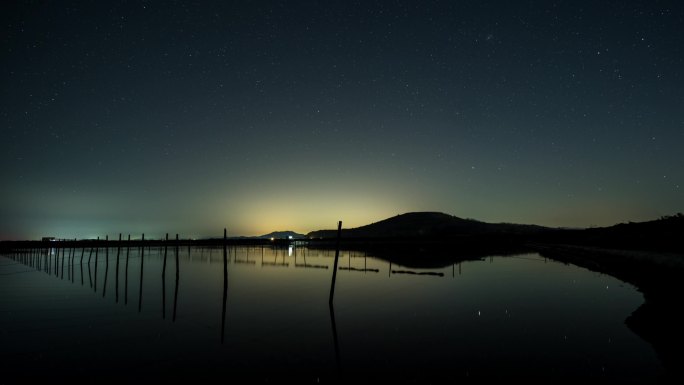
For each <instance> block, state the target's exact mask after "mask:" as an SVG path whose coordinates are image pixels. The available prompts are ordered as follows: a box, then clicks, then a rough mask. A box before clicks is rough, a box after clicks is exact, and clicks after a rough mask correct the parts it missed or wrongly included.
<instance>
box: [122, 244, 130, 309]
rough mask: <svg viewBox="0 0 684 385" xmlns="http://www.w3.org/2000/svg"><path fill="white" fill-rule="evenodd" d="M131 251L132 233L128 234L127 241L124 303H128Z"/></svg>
mask: <svg viewBox="0 0 684 385" xmlns="http://www.w3.org/2000/svg"><path fill="white" fill-rule="evenodd" d="M130 253H131V234H128V241H127V242H126V267H125V271H124V280H125V281H124V282H125V283H124V305H128V256H129V255H130Z"/></svg>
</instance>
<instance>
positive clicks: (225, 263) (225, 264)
mask: <svg viewBox="0 0 684 385" xmlns="http://www.w3.org/2000/svg"><path fill="white" fill-rule="evenodd" d="M226 243H228V231H227V230H226V229H225V228H224V229H223V309H222V311H221V343H222V344H223V338H224V336H225V329H226V300H227V299H228V255H227V253H226Z"/></svg>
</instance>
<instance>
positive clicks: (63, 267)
mask: <svg viewBox="0 0 684 385" xmlns="http://www.w3.org/2000/svg"><path fill="white" fill-rule="evenodd" d="M62 279H64V247H62Z"/></svg>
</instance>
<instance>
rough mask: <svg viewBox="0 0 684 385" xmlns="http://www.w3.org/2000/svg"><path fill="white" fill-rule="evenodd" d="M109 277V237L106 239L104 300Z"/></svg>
mask: <svg viewBox="0 0 684 385" xmlns="http://www.w3.org/2000/svg"><path fill="white" fill-rule="evenodd" d="M108 276H109V235H107V236H106V238H105V277H104V278H105V279H104V284H103V285H102V298H104V296H105V293H106V292H107V277H108Z"/></svg>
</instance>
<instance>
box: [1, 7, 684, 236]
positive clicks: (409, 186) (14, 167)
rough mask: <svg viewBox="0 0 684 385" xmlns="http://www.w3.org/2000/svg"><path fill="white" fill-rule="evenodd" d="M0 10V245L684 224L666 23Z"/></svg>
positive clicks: (680, 64) (608, 14)
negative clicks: (414, 219) (453, 220)
mask: <svg viewBox="0 0 684 385" xmlns="http://www.w3.org/2000/svg"><path fill="white" fill-rule="evenodd" d="M0 7H2V9H0V13H2V16H0V17H1V20H2V27H3V28H4V31H3V33H2V57H1V61H0V68H1V70H2V71H1V75H0V76H2V93H1V94H0V98H1V99H2V100H1V103H0V123H1V127H2V141H1V142H0V157H1V158H0V160H1V164H2V168H1V169H0V177H1V178H2V181H3V187H2V199H1V200H0V239H8V238H21V239H23V238H34V237H39V236H42V235H54V236H63V237H86V236H97V235H104V234H112V235H113V234H115V233H118V232H124V233H128V232H132V233H139V232H143V231H144V232H146V233H148V234H153V235H155V234H158V235H160V234H162V233H164V232H167V231H168V232H172V233H173V232H179V233H181V234H185V235H190V236H203V235H213V234H220V233H221V230H222V229H223V227H228V228H229V230H230V231H231V233H233V234H258V233H265V232H269V231H272V230H283V229H292V230H296V231H301V232H307V231H310V230H315V229H318V228H326V227H327V228H331V227H334V225H335V223H336V221H337V220H340V219H341V220H343V221H344V222H345V225H346V226H358V225H362V224H366V223H368V222H371V221H376V220H380V219H383V218H385V217H388V216H392V215H396V214H399V213H403V212H407V211H419V210H421V211H422V210H430V211H443V212H447V213H449V214H453V215H457V216H461V217H471V218H476V219H480V220H485V221H492V222H502V221H506V222H521V223H537V224H542V225H549V226H592V225H608V224H613V223H616V222H621V221H628V220H633V221H638V220H646V219H654V218H657V217H659V216H661V215H668V214H673V213H676V212H678V211H684V196H683V195H682V187H683V186H684V161H683V159H684V157H682V151H681V149H682V146H683V145H684V73H683V69H684V52H683V50H684V48H683V47H684V4H682V3H681V2H678V1H605V2H604V1H602V2H596V1H524V2H523V1H519V2H509V1H460V2H448V1H444V2H427V1H420V2H419V1H416V2H404V1H400V2H368V1H357V2H352V1H346V2H330V1H321V2H306V1H296V2H294V1H293V2H266V1H258V2H172V1H159V2H152V1H146V2H116V3H110V2H69V1H60V2H49V3H42V2H40V3H39V2H32V1H26V2H11V3H10V4H3V5H2V6H0Z"/></svg>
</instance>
